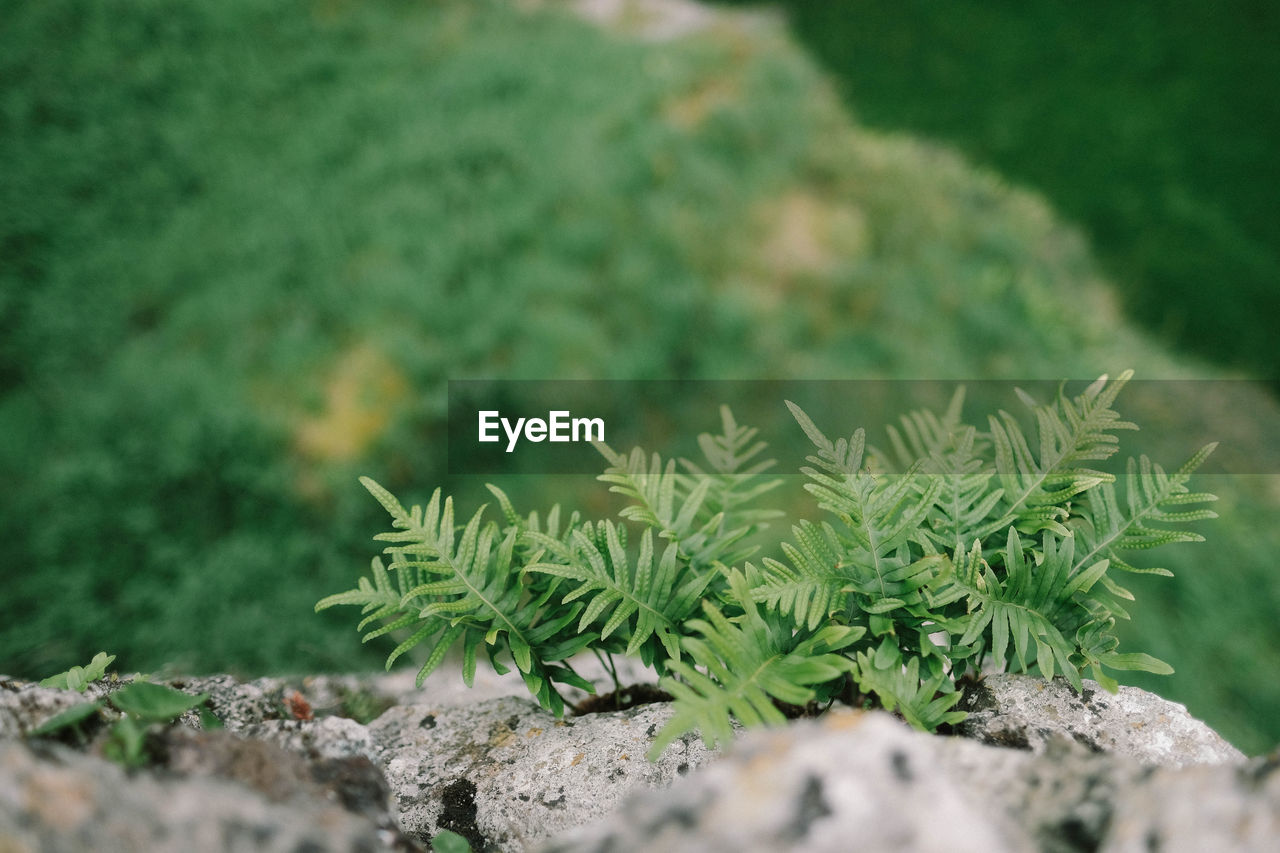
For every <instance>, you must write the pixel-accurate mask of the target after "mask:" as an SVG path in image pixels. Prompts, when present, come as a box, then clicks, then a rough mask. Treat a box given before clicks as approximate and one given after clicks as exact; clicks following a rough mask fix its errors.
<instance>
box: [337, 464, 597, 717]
mask: <svg viewBox="0 0 1280 853" xmlns="http://www.w3.org/2000/svg"><path fill="white" fill-rule="evenodd" d="M361 482H362V483H363V484H364V486H365V488H366V489H368V490H369V492H370V493H371V494H372V495H373V496H374V497H375V498H376V499H377V500H378V502H379V503H381V504H382V506H383V507H384V508H385V509H386V510H387V512H388V513H389V514H390V515H391V519H392V525H393V527H394V528H395V529H394V530H393V531H391V532H388V533H380V534H378V536H377V537H375V538H376V539H378V540H380V541H383V542H390V543H393V544H391V545H389V546H387V548H386V549H385V553H387V554H389V555H390V556H391V558H392V559H391V563H390V565H389V566H388V567H386V568H384V567H383V566H382V563H381V561H380V560H377V559H375V560H374V564H373V582H372V583H370V582H369V581H368V580H366V579H364V578H362V579H361V580H360V582H359V586H358V587H357V589H355V590H352V591H349V592H346V593H340V594H338V595H334V596H330V597H328V598H326V599H323V600H321V601H320V602H319V603H318V604H317V605H316V609H317V610H322V609H324V608H327V607H331V606H334V605H338V604H359V605H362V606H363V608H364V613H365V618H364V620H363V621H361V623H360V626H359V628H360V629H361V630H363V629H364V627H365V626H367V625H369V624H371V623H373V622H377V621H382V622H383V623H384V624H383V625H382V626H381V627H379V628H377V629H375V630H372V631H369V632H368V633H367V634H365V636H364V640H365V642H368V641H369V640H371V639H374V638H375V637H380V636H382V635H384V634H388V633H391V632H392V631H396V630H399V629H402V628H409V627H413V628H415V630H414V631H413V633H412V634H411V635H410V636H409V637H408V638H407V639H406V640H404V641H403V642H402V643H400V645H398V646H396V648H395V649H394V650H393V651H392V652H391V654H390V655H389V656H388V658H387V668H388V669H390V667H391V665H392V664H393V663H394V662H395V661H396V659H397V658H399V657H400V656H401V655H402V654H404V653H405V652H407V651H409V650H410V649H412V648H414V647H415V646H418V645H420V644H425V645H426V646H427V648H428V650H429V651H428V654H427V658H426V661H425V662H424V663H423V664H422V667H421V668H420V669H419V671H418V678H417V683H418V684H419V685H421V684H422V682H423V681H424V680H425V679H426V677H427V676H428V675H429V674H430V673H431V672H432V671H433V670H434V669H435V668H436V667H437V666H439V665H440V663H441V661H443V660H444V657H445V655H446V654H447V653H448V652H449V650H450V649H451V648H453V647H454V646H455V645H459V646H461V648H462V656H463V679H464V680H465V682H466V683H467V685H468V686H470V684H471V683H472V680H473V678H474V675H475V666H476V655H477V651H478V650H479V649H481V648H483V649H484V650H485V651H486V653H487V654H488V656H489V659H490V662H491V663H492V664H493V665H494V667H495V668H496V669H497V670H498V671H499V672H504V671H506V667H505V666H504V665H503V664H502V663H501V662H500V661H499V659H498V657H497V655H498V654H499V653H500V652H503V651H505V652H507V653H509V655H510V657H511V659H512V660H513V661H514V663H515V665H516V668H517V669H518V670H519V672H520V674H521V675H522V676H523V678H524V681H525V684H526V685H527V686H528V688H529V691H530V692H531V693H532V694H533V695H534V696H536V697H537V699H538V701H539V702H540V703H541V704H542V705H543V706H544V707H546V708H548V709H549V710H551V711H553V712H554V713H556V714H560V713H562V712H563V709H564V702H563V699H562V698H561V696H560V694H559V693H558V692H557V691H556V689H555V688H554V686H553V682H557V681H558V682H561V683H567V684H572V685H574V686H577V687H580V688H582V689H585V690H591V689H592V686H591V684H590V682H588V681H586V680H584V679H582V678H581V677H580V676H578V675H577V674H576V673H575V672H574V671H573V670H572V669H571V668H569V667H568V666H566V665H558V664H557V663H556V662H562V661H565V660H567V659H568V658H569V657H571V656H573V655H574V654H576V653H577V652H579V651H582V650H583V649H585V648H586V647H588V646H589V645H590V644H591V643H592V642H593V641H594V640H595V639H596V637H595V636H593V635H592V634H590V633H584V632H581V631H574V630H573V629H572V628H571V627H570V626H571V625H572V624H573V623H574V622H575V621H576V618H577V616H578V612H579V611H580V610H581V608H582V605H581V604H577V605H572V606H569V607H559V608H549V607H547V602H548V600H549V599H550V598H551V597H552V595H553V594H554V593H555V591H556V587H557V583H555V582H552V583H550V584H547V585H545V586H544V587H542V588H538V587H534V586H531V587H528V588H526V586H525V585H524V583H523V582H522V578H523V572H522V567H520V566H519V565H517V554H516V541H517V538H518V536H519V535H520V533H521V532H522V527H523V525H521V524H514V525H510V526H509V527H508V528H507V529H506V531H505V532H504V531H501V530H499V528H498V527H497V525H496V524H494V523H492V522H490V523H488V524H485V523H483V522H482V517H483V514H484V509H483V508H481V509H480V510H478V511H477V512H476V513H475V514H474V515H473V516H472V517H471V519H470V521H468V522H467V524H466V526H465V527H464V528H463V529H462V534H461V536H457V535H456V534H457V530H456V528H455V526H454V521H453V500H452V498H446V499H445V500H444V501H443V503H442V502H441V499H440V490H439V489H437V490H436V491H435V493H434V494H433V495H432V497H431V501H430V502H429V503H428V505H427V507H426V508H425V509H423V508H421V507H418V506H415V507H414V508H413V509H412V510H411V511H410V510H405V508H404V507H403V506H401V505H400V502H399V501H397V500H396V499H395V497H394V496H392V495H391V493H390V492H388V491H387V490H385V489H383V488H382V487H381V486H379V485H378V484H377V483H375V482H374V481H373V480H371V479H369V478H367V477H364V478H361ZM501 501H502V502H503V503H504V504H507V505H508V506H509V503H508V502H507V501H506V500H505V496H502V498H501ZM508 520H509V521H510V519H508ZM535 524H536V522H535V520H534V519H530V521H529V522H528V526H529V527H533V526H534V525H535ZM393 571H394V572H396V573H397V576H398V581H399V583H398V585H396V586H393V585H392V583H391V581H390V578H389V573H390V572H393Z"/></svg>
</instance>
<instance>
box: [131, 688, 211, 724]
mask: <svg viewBox="0 0 1280 853" xmlns="http://www.w3.org/2000/svg"><path fill="white" fill-rule="evenodd" d="M107 698H108V700H109V701H110V702H111V704H112V705H114V706H115V707H116V709H117V710H119V711H122V712H124V713H125V714H129V715H132V716H134V717H137V718H138V719H139V720H142V721H143V722H148V723H167V722H170V721H171V720H174V719H177V718H178V717H180V716H182V714H183V713H184V712H186V711H188V710H190V709H191V708H194V707H195V706H197V705H199V704H200V703H201V702H204V701H205V700H206V699H208V698H209V694H207V693H200V694H198V695H195V696H193V695H191V694H190V693H183V692H182V691H181V690H174V689H173V688H172V687H165V686H164V685H162V684H152V683H150V682H148V681H135V682H133V683H131V684H127V685H125V686H124V687H121V688H120V689H119V690H117V691H116V692H114V693H112V694H111V695H110V696H109V697H107Z"/></svg>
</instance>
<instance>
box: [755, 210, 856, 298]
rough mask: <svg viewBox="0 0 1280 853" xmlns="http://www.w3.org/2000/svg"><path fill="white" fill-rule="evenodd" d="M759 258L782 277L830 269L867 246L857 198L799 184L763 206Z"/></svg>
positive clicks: (828, 272)
mask: <svg viewBox="0 0 1280 853" xmlns="http://www.w3.org/2000/svg"><path fill="white" fill-rule="evenodd" d="M761 216H762V219H763V220H764V222H765V235H764V239H763V240H762V241H761V243H760V244H759V245H760V252H759V260H760V262H761V264H762V266H763V267H764V268H765V270H766V271H767V272H769V273H770V274H772V275H773V276H776V277H778V278H782V279H794V278H796V277H798V276H825V275H830V274H831V273H832V272H834V271H835V270H836V268H837V267H839V266H840V265H841V264H842V263H844V262H847V261H849V260H852V259H854V258H856V257H858V256H859V255H861V254H862V253H863V252H864V251H865V249H866V247H867V221H866V217H865V216H864V215H863V213H862V211H861V210H859V209H858V208H857V207H855V206H854V205H853V204H850V203H847V202H841V201H833V200H829V199H824V198H820V197H818V196H816V195H814V194H813V193H811V192H809V191H806V190H803V189H797V190H792V191H790V192H789V193H787V194H786V195H785V196H783V197H782V198H780V199H774V200H772V201H770V202H768V203H766V204H765V205H763V206H762V207H761Z"/></svg>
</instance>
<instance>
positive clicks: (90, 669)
mask: <svg viewBox="0 0 1280 853" xmlns="http://www.w3.org/2000/svg"><path fill="white" fill-rule="evenodd" d="M115 659H116V656H115V655H109V654H107V653H106V652H98V653H97V654H96V655H94V656H93V660H91V661H89V663H88V664H86V665H85V666H73V667H71V669H69V670H67V671H66V672H60V673H58V674H57V675H51V676H49V677H48V678H46V679H44V680H43V681H41V682H40V686H41V687H53V688H56V689H59V690H78V691H80V692H81V693H83V692H84V689H85V688H86V687H88V686H89V684H90V683H91V682H94V681H97V680H98V679H99V678H102V677H103V676H105V675H106V674H107V667H108V666H110V665H111V662H112V661H113V660H115Z"/></svg>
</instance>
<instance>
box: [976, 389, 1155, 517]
mask: <svg viewBox="0 0 1280 853" xmlns="http://www.w3.org/2000/svg"><path fill="white" fill-rule="evenodd" d="M1132 375H1133V371H1131V370H1127V371H1125V372H1124V373H1122V374H1121V375H1120V376H1119V377H1117V378H1116V380H1115V381H1114V382H1108V378H1107V377H1106V376H1105V375H1104V376H1102V377H1101V378H1099V379H1098V380H1097V381H1096V382H1094V383H1093V384H1092V385H1090V386H1089V387H1088V388H1086V389H1085V391H1084V392H1083V393H1082V394H1080V395H1079V396H1077V397H1076V398H1075V399H1069V398H1068V397H1067V396H1066V393H1065V391H1064V390H1063V389H1062V388H1060V389H1059V391H1058V396H1057V398H1056V400H1055V401H1054V402H1053V403H1049V404H1046V405H1039V404H1037V403H1036V402H1035V401H1034V400H1032V399H1030V397H1028V396H1026V395H1025V394H1021V393H1020V396H1021V397H1022V398H1023V402H1024V403H1026V405H1027V406H1028V407H1029V408H1030V409H1031V411H1032V414H1033V415H1034V417H1035V420H1036V426H1037V433H1038V438H1039V442H1038V453H1037V452H1033V451H1032V449H1031V445H1030V442H1029V440H1028V438H1027V436H1026V435H1024V434H1023V431H1022V427H1021V425H1020V424H1019V423H1018V421H1017V419H1016V418H1014V417H1013V415H1010V414H1009V413H1008V412H1005V411H1001V412H1000V413H999V416H998V417H997V416H995V415H992V416H990V417H989V418H988V423H989V424H990V427H991V432H990V438H991V442H992V445H993V446H994V449H995V463H996V472H997V474H998V476H999V478H1000V482H1001V485H1002V487H1003V488H1004V509H1003V512H1004V514H1007V515H1012V516H1014V517H1016V519H1017V523H1018V526H1019V527H1020V528H1021V529H1022V530H1023V532H1026V533H1035V532H1036V531H1039V530H1045V529H1048V530H1052V531H1053V532H1054V533H1056V534H1058V535H1059V536H1065V535H1067V533H1068V531H1067V528H1066V527H1065V526H1064V524H1063V522H1064V520H1065V519H1066V517H1067V509H1066V507H1065V506H1064V505H1065V504H1066V503H1067V502H1068V501H1070V500H1071V499H1072V498H1073V497H1075V496H1076V495H1078V494H1080V493H1081V492H1084V491H1087V490H1088V489H1091V488H1093V487H1094V486H1097V485H1099V484H1101V483H1108V482H1112V481H1113V480H1114V479H1115V478H1114V477H1113V476H1111V475H1110V474H1107V473H1105V472H1102V471H1099V470H1096V469H1094V468H1090V467H1088V464H1087V463H1090V462H1098V461H1103V460H1106V459H1108V458H1110V457H1111V455H1112V454H1114V453H1115V452H1116V450H1117V449H1118V447H1119V438H1118V437H1117V436H1115V435H1114V434H1113V433H1114V432H1115V431H1116V430H1126V429H1137V426H1135V425H1134V424H1132V423H1130V422H1128V421H1124V420H1121V419H1120V415H1119V414H1118V413H1116V412H1115V410H1113V409H1112V408H1111V405H1112V403H1114V402H1115V398H1116V395H1117V394H1119V393H1120V389H1121V388H1123V387H1124V385H1125V383H1127V382H1128V381H1129V379H1130V377H1132Z"/></svg>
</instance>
